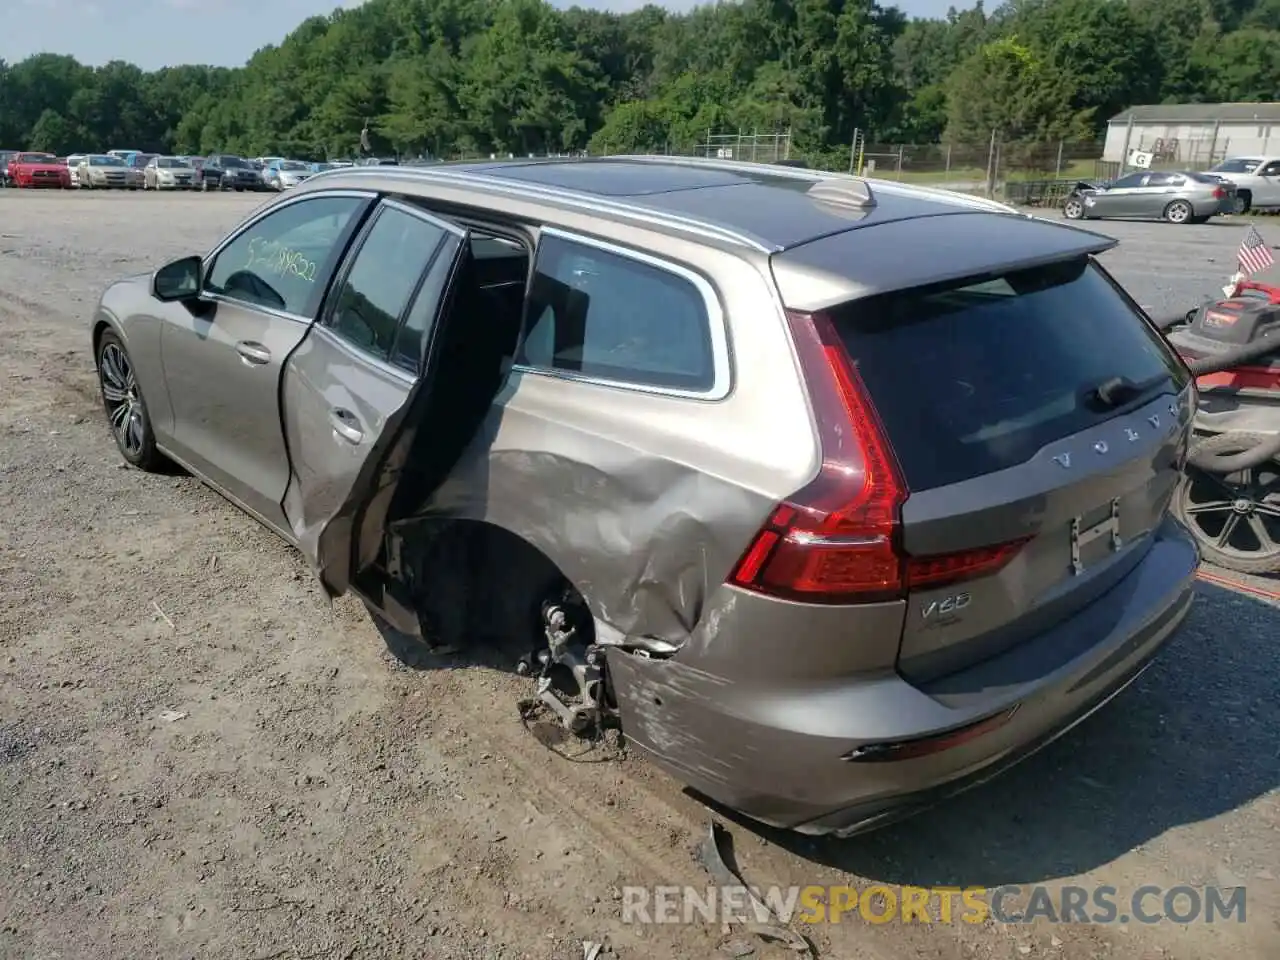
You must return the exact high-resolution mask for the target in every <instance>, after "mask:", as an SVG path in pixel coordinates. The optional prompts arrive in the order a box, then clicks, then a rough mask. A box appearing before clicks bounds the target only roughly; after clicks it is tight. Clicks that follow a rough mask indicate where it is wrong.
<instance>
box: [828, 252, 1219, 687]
mask: <svg viewBox="0 0 1280 960" xmlns="http://www.w3.org/2000/svg"><path fill="white" fill-rule="evenodd" d="M829 312H830V315H831V316H832V317H833V319H834V320H835V323H836V328H837V330H838V331H839V333H840V336H841V338H842V340H843V341H844V345H845V347H846V349H847V350H848V352H849V354H850V356H851V357H852V358H853V360H854V362H855V363H856V364H857V367H858V372H859V374H860V375H861V377H862V380H863V382H864V383H865V385H866V388H867V390H868V393H869V394H870V396H871V399H872V401H873V402H874V404H875V407H876V410H877V412H878V414H879V416H880V419H881V420H882V422H883V425H884V428H885V431H886V433H887V436H888V437H889V440H890V442H891V443H892V445H893V448H894V452H895V454H896V456H897V458H898V461H899V465H900V468H901V471H902V474H903V477H904V478H905V480H906V484H907V487H908V489H909V490H910V494H909V496H908V499H907V501H906V503H905V504H904V506H903V508H902V528H901V537H902V548H903V550H904V552H905V553H906V554H908V555H909V556H913V557H929V558H931V559H930V561H929V564H930V565H931V566H936V567H937V571H936V572H939V573H942V574H946V575H945V576H939V577H933V580H934V581H935V582H945V583H946V585H945V586H941V587H934V586H930V585H929V583H930V580H929V577H928V576H927V575H926V576H924V577H922V578H921V579H920V581H918V582H917V583H916V584H915V585H911V584H909V586H908V596H907V615H906V621H905V624H904V627H903V634H902V642H901V649H900V654H899V669H900V670H901V672H902V673H903V674H904V675H905V676H907V677H908V678H910V679H913V680H916V681H921V682H922V681H925V680H928V679H932V678H935V677H938V676H940V675H943V674H946V673H949V672H952V671H955V670H959V669H963V668H964V667H966V666H969V665H972V664H973V663H976V662H978V661H980V660H983V659H986V658H988V657H990V656H993V655H995V654H997V653H1000V652H1001V651H1003V650H1006V649H1008V648H1009V647H1011V646H1013V645H1015V644H1018V643H1019V642H1021V641H1023V640H1025V639H1027V638H1028V637H1031V636H1034V635H1036V634H1038V633H1040V632H1042V631H1043V630H1045V629H1047V628H1048V627H1049V626H1051V625H1053V624H1055V623H1058V622H1060V621H1061V620H1062V619H1064V618H1066V617H1068V616H1070V615H1071V614H1072V613H1073V612H1075V611H1077V610H1079V609H1080V608H1081V607H1082V606H1084V605H1085V604H1088V603H1090V602H1092V601H1095V600H1097V599H1098V598H1099V597H1101V596H1102V595H1103V594H1104V593H1105V592H1106V591H1107V590H1108V588H1110V587H1111V586H1113V585H1115V584H1116V583H1117V582H1118V581H1119V580H1120V579H1121V578H1122V577H1123V576H1124V574H1125V573H1127V572H1128V571H1130V570H1132V569H1133V567H1134V566H1135V565H1136V564H1137V563H1138V562H1139V561H1140V560H1141V557H1142V555H1143V553H1144V552H1145V550H1146V549H1147V548H1148V547H1149V545H1150V542H1151V539H1152V538H1151V533H1152V531H1153V530H1154V529H1155V528H1156V527H1157V526H1158V525H1159V524H1160V523H1161V521H1162V519H1163V517H1164V515H1165V512H1166V510H1167V508H1168V506H1169V502H1170V499H1171V497H1172V493H1173V490H1174V487H1175V485H1176V484H1177V482H1178V477H1179V466H1180V460H1181V457H1182V455H1183V454H1184V453H1185V448H1186V438H1187V434H1188V428H1189V422H1190V417H1191V415H1192V411H1193V407H1194V402H1193V392H1192V389H1191V387H1190V382H1189V376H1188V374H1187V371H1186V369H1185V367H1184V366H1183V365H1182V364H1181V363H1180V362H1179V361H1178V359H1177V358H1176V356H1175V355H1174V354H1173V352H1172V351H1171V350H1170V349H1169V347H1168V345H1167V344H1166V343H1165V342H1164V340H1163V338H1162V337H1160V335H1159V334H1158V333H1156V332H1155V330H1154V329H1153V328H1152V327H1151V326H1150V325H1149V324H1148V323H1147V322H1146V320H1145V319H1144V318H1143V317H1142V316H1141V315H1140V313H1139V312H1138V310H1137V309H1136V307H1135V306H1134V304H1133V302H1132V301H1131V300H1130V299H1129V298H1128V297H1127V296H1126V295H1125V294H1124V293H1123V292H1122V291H1121V290H1120V289H1119V287H1118V286H1116V285H1115V283H1114V282H1113V281H1112V280H1111V278H1110V277H1109V276H1107V274H1106V273H1105V272H1104V271H1103V270H1102V268H1101V267H1100V266H1099V265H1098V264H1097V263H1096V262H1095V261H1094V260H1093V259H1092V257H1089V256H1087V255H1072V256H1068V257H1067V258H1065V259H1061V260H1057V261H1055V262H1050V263H1042V264H1040V265H1037V266H1031V267H1023V268H1017V269H1011V270H995V271H989V272H986V273H983V274H981V275H975V276H971V277H968V278H963V279H960V280H954V281H948V282H945V283H942V284H931V285H929V286H925V287H914V288H911V289H906V290H897V291H895V292H891V293H885V294H880V295H878V296H872V297H867V298H862V299H858V300H854V301H851V302H849V303H847V304H845V305H843V306H840V307H836V308H834V309H831V310H830V311H829ZM984 551H985V553H984ZM949 556H953V557H955V558H957V559H956V561H955V562H956V563H957V564H961V563H963V564H972V570H971V571H970V572H969V573H967V574H964V576H962V578H961V579H960V580H959V581H957V578H956V577H955V576H954V575H952V574H954V573H955V571H948V570H945V569H944V568H945V567H946V565H947V563H948V557H949ZM975 558H977V559H976V560H975ZM962 573H963V571H962Z"/></svg>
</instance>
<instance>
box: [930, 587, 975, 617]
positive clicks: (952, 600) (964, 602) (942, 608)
mask: <svg viewBox="0 0 1280 960" xmlns="http://www.w3.org/2000/svg"><path fill="white" fill-rule="evenodd" d="M972 602H973V597H972V596H970V595H969V594H967V593H957V594H955V595H953V596H950V597H943V598H942V599H941V600H932V601H930V602H929V603H927V604H925V605H924V606H923V607H921V608H920V615H921V616H922V617H923V618H924V619H925V620H938V619H941V618H943V617H949V616H951V615H952V614H956V613H959V612H960V611H961V610H963V609H964V608H965V607H967V606H969V604H970V603H972Z"/></svg>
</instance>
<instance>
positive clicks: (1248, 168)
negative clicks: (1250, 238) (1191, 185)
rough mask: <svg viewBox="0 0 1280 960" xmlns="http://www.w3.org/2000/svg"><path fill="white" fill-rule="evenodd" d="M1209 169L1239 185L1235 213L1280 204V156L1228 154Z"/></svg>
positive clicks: (1214, 173)
mask: <svg viewBox="0 0 1280 960" xmlns="http://www.w3.org/2000/svg"><path fill="white" fill-rule="evenodd" d="M1207 172H1208V173H1211V174H1213V175H1214V176H1216V177H1221V178H1222V179H1223V180H1229V181H1231V182H1232V183H1234V184H1235V185H1236V206H1235V211H1234V212H1235V213H1247V212H1248V211H1249V210H1251V209H1255V208H1258V207H1280V157H1228V158H1227V159H1226V160H1223V161H1222V162H1221V163H1219V164H1218V165H1217V166H1214V167H1210V168H1209V170H1208V171H1207Z"/></svg>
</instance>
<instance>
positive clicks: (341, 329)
mask: <svg viewBox="0 0 1280 960" xmlns="http://www.w3.org/2000/svg"><path fill="white" fill-rule="evenodd" d="M467 238H468V234H467V231H466V230H465V229H463V228H461V227H459V226H458V225H456V224H453V223H451V222H449V221H446V220H443V219H441V218H439V217H435V216H432V215H430V214H427V213H425V212H424V211H422V210H420V209H418V208H416V207H411V206H407V205H404V204H401V203H398V202H396V201H384V202H383V203H382V204H381V206H380V207H379V208H378V209H377V210H376V211H375V212H374V213H373V215H372V216H371V217H370V219H369V222H368V224H367V226H366V227H365V229H364V231H363V232H362V235H361V236H360V237H359V238H358V239H357V241H356V244H355V245H354V247H353V253H352V255H351V256H349V257H348V258H347V263H346V264H345V265H344V267H343V269H342V270H341V271H340V272H339V275H338V277H337V279H336V280H335V282H334V284H333V288H332V290H331V291H330V294H329V297H328V299H327V301H326V304H325V307H324V309H323V311H322V313H321V317H320V320H319V322H318V323H316V324H315V325H314V326H313V327H312V328H311V331H310V332H309V333H308V335H307V337H306V339H305V340H304V341H303V342H302V344H301V345H300V346H299V347H298V349H297V350H296V351H294V353H293V355H292V356H290V358H289V360H288V361H287V363H286V365H285V370H284V383H283V388H282V396H283V405H284V427H285V435H286V438H287V441H288V445H289V451H290V456H291V459H292V466H293V475H292V478H291V480H290V483H289V490H288V493H287V494H286V496H285V501H284V506H285V513H286V515H287V517H288V520H289V523H290V528H291V531H292V535H293V539H294V540H295V542H297V544H298V546H299V547H300V549H301V550H302V551H303V553H304V554H306V556H307V559H308V560H309V561H310V562H311V565H312V568H313V569H314V570H315V572H316V575H317V576H318V577H319V578H320V580H321V582H322V583H323V584H324V585H325V586H326V588H328V589H329V590H330V591H331V592H333V593H341V592H343V591H345V590H346V589H347V587H348V585H349V581H350V579H351V576H352V571H351V569H350V566H351V558H352V551H353V548H352V537H353V535H354V530H355V527H356V519H357V518H356V514H357V512H358V511H359V510H360V509H361V504H363V503H364V502H365V499H366V497H367V494H368V492H369V489H368V488H369V485H370V484H371V483H372V478H373V475H374V474H376V473H379V471H381V470H382V469H383V467H384V466H385V463H384V461H385V454H386V452H387V450H388V448H389V446H390V444H391V443H392V442H393V441H394V440H395V438H396V437H397V436H398V435H399V432H400V427H401V425H402V423H403V419H404V415H405V413H406V412H407V410H408V408H409V406H410V404H411V398H412V397H413V396H414V395H415V393H416V391H417V389H418V387H419V385H420V384H421V383H422V381H423V376H422V371H423V370H425V369H427V363H428V359H427V355H428V351H429V348H430V343H431V342H432V334H433V331H434V330H435V329H436V326H437V317H438V315H439V313H440V311H441V309H442V303H443V302H444V299H445V297H446V294H447V292H448V290H449V288H450V285H451V283H452V281H453V278H454V277H456V276H457V274H458V266H459V263H460V262H461V261H462V260H463V259H464V258H465V257H467V256H469V255H470V245H469V243H468V242H467ZM366 599H369V600H370V602H373V603H375V604H376V602H377V598H373V597H368V598H366Z"/></svg>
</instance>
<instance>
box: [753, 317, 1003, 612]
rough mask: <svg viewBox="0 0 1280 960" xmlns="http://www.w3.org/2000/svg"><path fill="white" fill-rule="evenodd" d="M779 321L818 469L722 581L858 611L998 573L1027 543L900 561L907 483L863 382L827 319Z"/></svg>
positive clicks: (902, 557)
mask: <svg viewBox="0 0 1280 960" xmlns="http://www.w3.org/2000/svg"><path fill="white" fill-rule="evenodd" d="M787 320H788V321H789V323H790V325H791V333H792V337H793V339H794V342H795V345H796V351H797V354H798V356H799V359H800V367H801V370H802V371H803V374H804V379H805V384H806V386H807V387H808V390H809V397H810V400H811V402H812V403H813V408H814V415H815V417H816V419H817V425H818V435H819V440H820V443H821V449H822V467H821V469H820V470H819V471H818V476H817V477H816V478H815V479H814V480H813V481H812V482H811V483H810V484H809V485H808V486H806V487H805V488H804V489H803V490H801V491H800V492H799V493H797V494H795V495H794V496H792V497H790V498H789V499H787V500H786V501H785V502H783V503H781V504H779V505H778V507H777V508H775V509H774V511H773V514H772V515H771V516H770V517H769V520H768V521H767V522H766V523H765V525H764V527H763V528H762V529H761V530H760V532H759V533H757V534H756V536H755V539H754V540H753V541H752V542H751V545H750V546H749V547H748V548H747V550H746V552H745V553H743V555H742V558H741V559H740V560H739V561H738V564H737V566H736V567H735V568H734V571H733V573H732V574H731V576H730V578H729V579H730V582H731V583H733V584H736V585H737V586H740V587H744V588H746V589H748V590H753V591H756V592H759V593H766V594H769V595H771V596H777V597H784V598H786V599H791V600H799V601H807V602H810V603H866V602H872V601H878V600H892V599H896V598H899V597H901V596H903V595H904V594H905V593H906V591H907V590H908V589H911V588H914V589H930V588H937V587H941V586H943V585H945V584H949V583H955V582H957V581H961V580H968V579H971V578H973V577H977V576H983V575H987V574H991V573H994V572H996V571H997V570H1000V569H1001V568H1003V567H1004V566H1006V565H1007V564H1008V563H1009V561H1011V560H1012V559H1013V558H1014V557H1015V556H1016V555H1017V553H1018V551H1019V550H1021V549H1022V547H1023V546H1024V545H1025V544H1026V543H1027V540H1026V539H1023V540H1018V541H1013V542H1010V543H1003V544H999V545H996V546H989V547H981V548H979V549H976V550H966V551H963V552H961V553H953V554H944V555H940V556H933V557H907V556H905V555H904V554H903V553H902V551H901V550H900V547H899V543H898V540H899V537H900V533H899V528H900V520H901V511H902V505H903V503H904V502H906V499H907V494H908V490H907V485H906V482H905V481H904V479H903V477H902V473H901V470H900V469H899V467H898V463H897V460H896V458H895V457H894V454H893V449H892V447H891V446H890V444H889V441H888V439H887V438H886V436H885V430H884V426H883V425H882V424H881V422H880V417H879V415H878V414H877V413H876V410H875V407H874V406H873V404H872V402H871V398H870V396H869V394H868V393H867V390H866V387H865V386H864V385H863V383H862V378H861V377H860V376H859V375H858V371H857V368H856V367H855V366H854V364H853V361H852V360H851V359H850V357H849V355H848V353H847V352H846V350H845V348H844V344H843V343H842V342H841V340H840V337H839V334H838V333H837V331H836V328H835V325H834V324H833V323H832V321H831V319H830V318H829V317H827V316H825V315H823V314H821V313H817V314H808V313H800V312H797V311H788V313H787Z"/></svg>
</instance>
